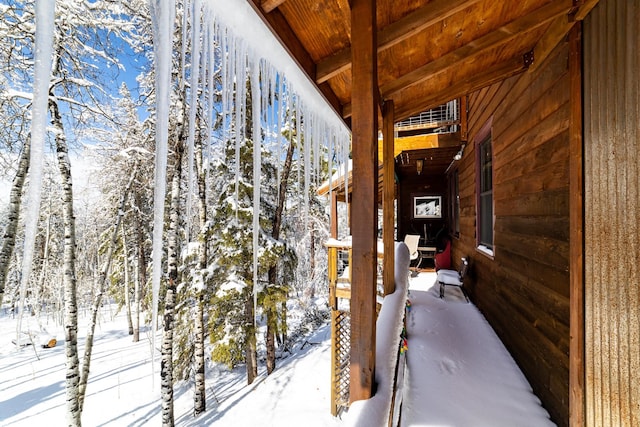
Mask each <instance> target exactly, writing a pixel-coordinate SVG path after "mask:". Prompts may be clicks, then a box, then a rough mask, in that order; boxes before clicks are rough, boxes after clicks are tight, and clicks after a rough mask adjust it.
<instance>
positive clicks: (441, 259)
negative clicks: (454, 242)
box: [433, 241, 451, 271]
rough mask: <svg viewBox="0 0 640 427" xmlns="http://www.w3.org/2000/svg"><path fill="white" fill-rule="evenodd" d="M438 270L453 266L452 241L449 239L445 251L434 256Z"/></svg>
mask: <svg viewBox="0 0 640 427" xmlns="http://www.w3.org/2000/svg"><path fill="white" fill-rule="evenodd" d="M433 261H434V264H435V267H436V271H438V270H440V269H443V268H451V242H450V241H447V245H446V246H445V247H444V251H442V252H440V253H437V254H436V256H435V257H434V258H433Z"/></svg>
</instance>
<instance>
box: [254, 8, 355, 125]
mask: <svg viewBox="0 0 640 427" xmlns="http://www.w3.org/2000/svg"><path fill="white" fill-rule="evenodd" d="M261 3H262V0H249V4H250V5H251V6H252V7H253V9H254V11H255V12H256V14H258V16H260V17H261V18H262V20H263V21H264V23H265V25H266V26H267V28H269V30H270V31H271V33H272V34H273V35H274V37H276V38H277V39H278V41H279V42H280V44H282V46H284V48H285V50H286V51H287V52H288V53H289V55H290V56H291V58H293V60H294V61H295V62H296V63H297V64H298V66H299V67H300V69H301V70H302V71H303V72H304V73H305V75H306V76H307V78H308V79H309V80H310V81H311V82H312V83H313V82H314V81H315V76H316V64H315V62H314V60H313V58H311V55H309V52H307V50H306V49H305V48H304V46H303V45H302V42H301V41H300V39H298V37H297V36H296V34H295V33H294V31H293V29H292V28H291V26H290V25H289V23H288V22H287V20H286V19H285V17H284V16H283V15H282V12H280V11H279V10H277V9H276V10H272V11H271V13H265V12H264V11H263V9H262V7H261ZM318 88H319V90H320V92H321V93H322V95H323V96H324V98H325V99H326V100H327V103H328V104H329V105H331V107H332V108H333V109H334V110H335V111H336V113H337V114H338V115H340V116H344V115H343V114H342V106H341V104H340V102H339V100H338V97H337V96H336V95H335V93H334V92H333V90H332V89H331V88H330V87H329V85H328V84H323V85H319V87H318Z"/></svg>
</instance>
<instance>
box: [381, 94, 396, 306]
mask: <svg viewBox="0 0 640 427" xmlns="http://www.w3.org/2000/svg"><path fill="white" fill-rule="evenodd" d="M394 140H395V127H394V107H393V101H392V100H389V101H386V102H385V103H384V105H383V107H382V145H383V147H384V157H383V158H384V160H383V161H382V174H383V177H384V178H383V181H382V213H383V215H382V242H383V245H384V258H383V259H382V285H383V287H384V294H385V295H389V294H392V293H393V292H394V291H395V289H396V284H395V279H394V273H395V239H394V234H395V233H394V231H395V230H394V228H395V227H394V223H395V221H394V219H395V218H394V212H395V209H394V207H393V202H394V200H395V198H396V193H395V189H396V181H395V163H396V162H395V156H394V154H393V153H394V151H395V149H394V145H395V142H394Z"/></svg>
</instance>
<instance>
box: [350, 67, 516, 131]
mask: <svg viewBox="0 0 640 427" xmlns="http://www.w3.org/2000/svg"><path fill="white" fill-rule="evenodd" d="M526 69H527V66H526V63H525V61H524V59H523V55H520V56H518V57H515V58H512V59H510V60H508V61H505V62H501V63H498V64H496V65H494V66H493V67H490V68H487V69H486V70H484V71H482V72H480V73H477V74H475V75H474V76H472V77H470V78H468V79H461V80H459V81H458V82H457V83H456V84H454V85H452V86H448V87H443V88H442V89H441V90H439V91H436V92H434V93H433V94H432V95H431V96H430V97H429V98H421V99H416V100H414V101H412V102H408V103H404V104H403V107H402V109H397V110H396V120H397V121H400V120H403V119H406V118H407V117H410V116H411V115H413V114H417V113H419V112H420V111H423V110H424V109H428V108H433V107H435V106H437V105H441V104H444V103H445V102H447V101H449V100H451V99H455V98H459V97H461V96H464V95H466V94H468V93H471V92H473V91H475V90H478V89H481V88H483V87H485V86H489V85H491V84H493V83H496V82H499V81H501V80H504V79H506V78H508V77H511V76H513V75H516V74H518V73H521V72H523V71H525V70H526ZM346 113H347V109H346V106H345V114H346Z"/></svg>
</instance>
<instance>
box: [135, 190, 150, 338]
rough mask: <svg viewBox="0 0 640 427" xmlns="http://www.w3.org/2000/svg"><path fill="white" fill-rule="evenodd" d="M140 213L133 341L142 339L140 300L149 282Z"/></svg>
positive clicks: (136, 222)
mask: <svg viewBox="0 0 640 427" xmlns="http://www.w3.org/2000/svg"><path fill="white" fill-rule="evenodd" d="M141 204H142V203H141V202H140V195H139V194H136V206H137V207H138V209H137V210H138V211H140V207H141ZM139 215H140V213H139V212H134V220H135V224H136V225H135V228H136V243H137V247H138V248H137V251H136V266H137V270H136V283H135V291H134V296H133V298H134V306H135V311H136V314H135V317H134V328H133V342H138V341H140V301H141V300H142V289H143V287H144V286H146V284H147V257H146V253H145V249H144V242H145V236H144V233H143V231H142V221H141V220H140V216H139Z"/></svg>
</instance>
